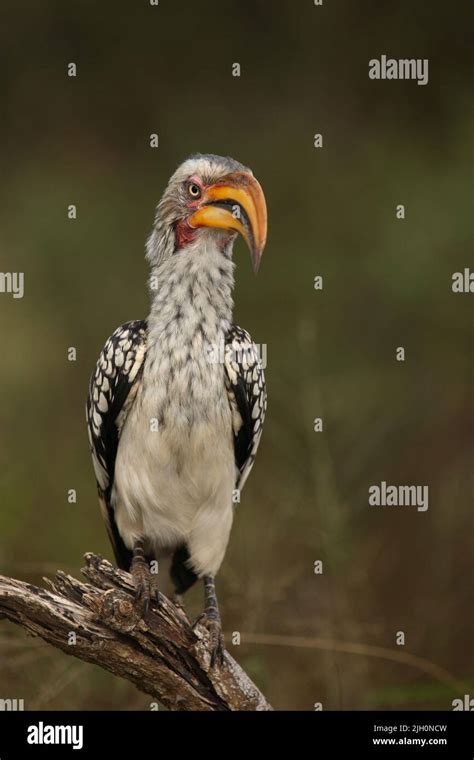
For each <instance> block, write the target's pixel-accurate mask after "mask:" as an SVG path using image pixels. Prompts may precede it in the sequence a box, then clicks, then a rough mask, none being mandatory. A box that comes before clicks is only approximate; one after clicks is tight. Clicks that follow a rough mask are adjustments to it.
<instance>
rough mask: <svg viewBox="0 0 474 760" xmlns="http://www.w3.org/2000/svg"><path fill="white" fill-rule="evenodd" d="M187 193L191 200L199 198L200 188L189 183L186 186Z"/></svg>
mask: <svg viewBox="0 0 474 760" xmlns="http://www.w3.org/2000/svg"><path fill="white" fill-rule="evenodd" d="M188 193H189V195H190V196H191V198H199V196H200V195H201V188H200V187H199V185H196V183H195V182H191V183H190V184H189V185H188Z"/></svg>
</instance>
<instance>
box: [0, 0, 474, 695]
mask: <svg viewBox="0 0 474 760" xmlns="http://www.w3.org/2000/svg"><path fill="white" fill-rule="evenodd" d="M469 8H470V4H469V3H467V2H465V3H462V2H449V3H447V2H441V1H440V2H433V0H431V1H428V0H427V1H426V2H419V1H418V2H413V0H404V1H403V2H401V1H400V0H399V1H398V2H396V3H394V2H387V1H385V0H384V1H383V2H381V1H380V0H378V1H376V0H373V1H372V2H366V1H363V0H361V1H359V2H355V1H354V0H324V4H323V6H322V7H315V6H314V3H313V0H299V2H295V0H285V1H283V0H279V2H278V3H277V2H271V1H270V0H255V1H254V2H250V1H245V0H219V2H217V0H200V1H199V2H191V1H189V2H184V1H183V0H179V1H178V0H160V2H159V6H158V7H151V6H150V5H149V3H148V0H140V1H137V0H133V2H132V0H129V2H125V1H122V0H116V1H115V2H112V1H111V0H108V1H107V2H105V1H104V0H102V1H101V2H100V3H97V2H92V0H84V1H83V2H69V3H64V2H63V1H61V2H60V0H56V1H55V0H45V1H43V2H42V3H38V2H28V1H26V2H23V3H21V4H18V3H16V2H12V0H7V1H6V2H3V3H2V23H1V24H0V51H1V52H0V58H1V65H0V70H1V76H2V86H1V99H2V102H1V118H0V144H1V154H2V171H1V177H2V181H1V184H0V193H1V197H0V268H1V270H2V271H14V272H19V271H21V272H24V273H25V296H24V298H23V299H22V300H14V299H12V297H11V296H10V295H6V294H3V295H1V296H0V319H1V326H2V333H1V335H2V337H1V345H2V351H1V365H2V403H1V404H0V421H1V439H0V455H1V462H2V466H1V471H0V494H1V503H2V506H1V511H0V533H1V544H0V571H1V572H2V573H4V574H8V575H13V576H16V577H20V578H25V579H28V580H31V581H32V582H41V578H42V576H43V575H51V574H53V573H54V571H55V570H56V569H57V568H62V569H64V570H66V571H67V572H71V573H75V574H77V573H78V572H79V569H80V567H81V564H82V555H83V554H84V552H85V551H95V552H99V553H102V554H103V555H104V556H107V557H109V558H111V549H110V547H109V544H108V541H107V537H106V532H105V529H104V527H103V524H102V521H101V517H100V514H99V509H98V506H97V503H96V491H95V482H94V477H93V472H92V466H91V463H90V457H89V451H88V444H87V436H86V429H85V422H84V411H83V405H84V400H85V396H86V391H87V383H88V378H89V374H90V372H91V371H92V368H93V365H94V363H95V360H96V357H97V355H98V352H99V350H100V348H101V347H102V345H103V342H104V340H105V339H106V338H107V337H108V335H109V334H110V333H111V332H112V331H113V330H114V329H115V327H116V326H117V325H119V324H121V323H122V322H124V321H126V320H129V319H134V318H142V317H145V316H146V314H147V309H148V295H147V289H146V284H145V283H146V277H147V268H146V264H145V261H144V250H143V248H144V241H145V239H146V236H147V234H148V232H149V231H150V228H151V223H152V218H153V213H154V206H155V204H156V202H157V201H158V199H159V197H160V195H161V192H162V190H163V188H164V186H165V184H166V182H167V180H168V177H169V176H170V174H171V173H172V172H173V170H174V169H175V167H176V165H177V164H178V163H180V162H181V160H183V159H184V158H185V157H186V156H187V155H188V154H189V153H192V152H195V151H202V152H213V153H219V154H224V155H226V154H230V155H232V156H234V157H235V158H236V159H238V160H240V161H242V162H243V163H245V164H247V165H249V166H251V167H252V169H253V170H254V173H255V174H256V176H257V177H258V178H259V180H260V181H261V183H262V185H263V187H264V190H265V193H266V196H267V200H268V206H269V240H268V245H267V250H266V252H265V257H264V261H263V266H262V268H261V272H260V274H259V277H258V278H257V279H255V278H254V277H253V275H252V273H251V269H250V262H249V260H248V254H247V252H246V251H245V247H244V246H243V244H242V243H241V242H239V243H238V245H237V248H236V259H237V262H238V268H237V285H236V292H235V299H236V312H235V316H236V321H237V322H238V323H239V324H241V325H242V326H244V327H246V328H247V329H248V330H250V332H251V333H252V335H253V337H254V340H255V341H256V342H258V343H265V344H267V346H268V366H267V370H266V375H267V384H268V392H269V410H268V416H267V423H266V429H265V433H264V436H263V439H262V444H261V448H260V452H259V456H258V458H257V463H256V467H255V469H254V471H253V473H252V476H251V478H250V480H249V482H248V485H247V487H246V489H245V491H244V494H243V498H242V503H241V505H240V507H239V508H238V512H237V516H236V520H235V524H234V529H233V534H232V538H231V543H230V547H229V550H228V553H227V556H226V559H225V562H224V564H223V567H222V569H221V572H220V574H219V578H218V592H219V596H220V601H221V606H222V613H223V619H224V626H225V630H226V631H227V632H232V631H240V632H241V633H242V644H241V646H240V647H235V646H234V647H232V646H231V645H230V644H229V648H230V651H231V652H232V654H233V655H234V656H235V657H236V658H237V659H238V660H239V661H240V662H241V663H242V665H243V666H244V667H245V668H246V669H247V671H248V672H249V673H250V675H251V676H252V677H253V678H254V679H255V680H256V682H257V683H258V685H259V686H260V687H261V688H262V689H263V690H264V692H265V694H266V696H267V697H268V699H269V700H270V701H271V702H272V704H273V705H274V706H275V707H277V708H281V709H301V710H311V709H313V705H314V703H316V702H322V704H323V707H324V709H349V708H358V709H366V708H381V709H382V708H385V709H398V708H410V709H421V708H427V709H451V702H452V700H453V699H454V698H457V697H461V696H462V695H463V694H464V693H465V692H466V693H470V694H471V695H473V694H474V692H473V690H474V669H473V668H474V657H473V654H474V652H473V649H474V647H473V638H474V637H473V617H474V615H473V604H472V601H473V598H472V577H473V552H472V541H473V533H474V525H473V522H474V510H473V495H474V483H473V479H472V474H471V471H472V470H471V463H472V454H473V451H472V450H473V440H474V436H473V422H472V421H473V411H474V410H473V408H472V407H473V397H472V388H473V358H472V348H473V341H472V337H473V336H472V298H473V296H472V295H455V294H453V293H452V291H451V275H452V273H453V272H455V271H462V269H463V268H464V267H466V266H469V263H471V264H472V254H471V251H472V245H471V246H470V245H469V243H470V242H471V243H472V232H473V225H472V163H471V148H472V134H473V127H474V109H473V99H472V77H471V72H472V52H471V45H472V42H471V40H470V39H469V35H470V20H472V19H470V12H469V10H468V9H469ZM468 14H469V15H468ZM382 54H386V55H388V56H392V57H395V58H406V57H415V58H429V75H430V80H429V84H428V85H427V86H424V87H423V86H418V85H417V84H416V82H413V81H391V82H388V81H386V82H381V81H379V82H376V81H371V80H369V78H368V61H369V59H371V58H377V57H380V55H382ZM71 61H73V62H76V63H77V67H78V76H77V77H76V78H75V79H71V78H69V77H68V76H67V75H66V67H67V64H68V63H69V62H71ZM234 62H239V63H240V64H241V67H242V75H241V77H240V78H233V77H232V76H231V67H232V63H234ZM470 80H471V81H470ZM155 132H156V133H158V134H159V141H160V144H159V148H158V149H151V148H150V147H149V135H150V134H151V133H155ZM317 132H318V133H322V134H323V140H324V147H323V149H315V148H314V147H313V136H314V134H315V133H317ZM72 203H73V204H76V205H77V210H78V218H77V220H75V221H70V220H68V218H67V206H68V205H69V204H72ZM399 203H403V204H405V206H406V219H405V220H404V221H400V220H397V219H396V217H395V207H396V205H397V204H399ZM318 274H319V275H322V276H323V277H324V289H323V290H322V291H315V290H314V289H313V278H314V277H315V275H318ZM69 346H75V347H76V348H77V357H78V358H77V361H76V362H69V361H68V360H67V349H68V347H69ZM397 346H404V347H405V350H406V361H405V362H404V363H400V362H397V361H396V360H395V349H396V347H397ZM315 417H322V418H323V420H324V432H322V433H315V432H313V421H314V418H315ZM381 480H386V481H387V482H388V483H393V484H411V483H413V484H427V485H429V488H430V508H429V510H428V512H426V513H421V512H417V511H416V510H415V509H413V508H402V507H400V508H398V509H397V508H388V507H387V508H380V509H377V508H374V507H369V506H368V488H369V486H370V485H372V484H376V483H380V481H381ZM71 488H74V489H76V490H77V503H76V504H69V503H68V500H67V492H68V489H71ZM318 559H320V560H322V561H323V563H324V573H323V574H322V575H315V574H314V572H313V564H314V562H315V560H318ZM201 593H202V590H201V589H200V588H198V589H196V590H193V592H192V593H191V594H190V598H189V604H190V609H191V610H192V611H193V612H196V611H197V610H198V609H199V606H200V603H201ZM397 631H404V632H405V636H406V644H405V646H404V647H399V646H396V643H395V636H396V632H397ZM227 640H228V641H230V637H229V636H228V637H227ZM0 696H1V697H12V698H13V697H17V698H23V699H24V700H25V708H27V709H34V708H38V709H107V708H109V709H114V708H115V709H149V704H150V698H148V697H147V696H146V695H144V694H141V693H139V692H138V691H136V690H135V689H134V688H133V687H131V686H130V685H129V684H127V683H125V682H122V681H120V680H118V679H115V678H114V677H112V676H110V675H109V674H107V673H105V672H102V671H100V670H99V669H98V668H96V667H93V666H91V665H87V664H84V663H82V662H80V661H77V660H75V659H73V658H69V657H65V656H64V655H63V654H61V653H59V652H56V651H55V650H53V649H52V648H50V647H49V646H48V645H46V644H43V643H42V642H41V641H39V640H36V639H29V638H27V637H26V635H25V634H24V633H23V631H21V630H16V629H14V627H13V626H12V625H10V624H7V623H2V624H1V626H0Z"/></svg>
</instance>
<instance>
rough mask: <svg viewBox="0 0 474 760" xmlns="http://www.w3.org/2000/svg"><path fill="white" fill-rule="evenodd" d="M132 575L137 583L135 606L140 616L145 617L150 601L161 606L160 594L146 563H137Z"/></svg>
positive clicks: (135, 583)
mask: <svg viewBox="0 0 474 760" xmlns="http://www.w3.org/2000/svg"><path fill="white" fill-rule="evenodd" d="M132 576H133V582H134V585H135V607H136V609H137V610H138V612H139V613H140V616H141V617H142V618H144V617H145V616H146V615H147V614H148V611H149V609H150V602H154V604H155V606H157V607H158V606H159V604H160V594H159V591H158V588H157V586H156V582H155V579H154V578H153V576H152V574H151V572H150V568H149V567H148V565H147V564H146V563H144V562H137V563H135V564H134V565H133V567H132Z"/></svg>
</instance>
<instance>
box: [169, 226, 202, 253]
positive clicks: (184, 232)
mask: <svg viewBox="0 0 474 760" xmlns="http://www.w3.org/2000/svg"><path fill="white" fill-rule="evenodd" d="M198 232H199V230H198V228H197V227H191V225H190V224H189V223H188V220H187V219H180V220H179V221H178V222H177V223H176V225H175V228H174V235H175V251H179V250H180V249H181V248H184V247H185V246H186V245H188V244H189V243H192V242H193V240H195V239H196V235H197V234H198Z"/></svg>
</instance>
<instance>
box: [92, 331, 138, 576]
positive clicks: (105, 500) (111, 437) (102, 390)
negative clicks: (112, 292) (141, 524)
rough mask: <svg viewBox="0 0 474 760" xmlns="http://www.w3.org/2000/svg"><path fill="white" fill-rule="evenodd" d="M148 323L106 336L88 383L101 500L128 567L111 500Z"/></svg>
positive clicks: (115, 543) (117, 550) (118, 557)
mask: <svg viewBox="0 0 474 760" xmlns="http://www.w3.org/2000/svg"><path fill="white" fill-rule="evenodd" d="M146 330H147V324H146V321H145V320H134V321H133V322H127V323H126V324H124V325H122V326H121V327H118V328H117V329H116V330H115V332H114V333H113V334H112V335H111V336H110V338H109V339H108V340H107V342H106V344H105V346H104V348H103V349H102V351H101V353H100V356H99V358H98V360H97V364H96V368H95V371H94V373H93V375H92V377H91V380H90V384H89V395H88V398H87V404H86V420H87V428H88V433H89V443H90V448H91V454H92V463H93V465H94V471H95V475H96V479H97V485H98V489H99V501H100V506H101V511H102V515H103V517H104V520H105V523H106V526H107V531H108V534H109V538H110V541H111V543H112V546H113V549H114V553H115V558H116V560H117V564H118V565H119V567H122V568H123V569H125V570H128V569H129V566H130V561H131V552H130V551H129V550H128V549H127V547H126V546H125V544H124V543H123V541H122V539H121V537H120V535H119V532H118V530H117V526H116V523H115V518H114V510H113V507H112V506H111V504H110V494H111V490H112V486H113V481H114V470H115V459H116V456H117V448H118V442H119V438H120V433H121V430H122V427H123V423H124V421H125V418H126V416H127V414H128V411H129V409H130V407H131V405H132V403H133V400H134V398H135V395H136V391H137V387H138V381H139V379H140V377H141V374H142V372H143V365H144V359H145V354H146V347H147V331H146Z"/></svg>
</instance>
